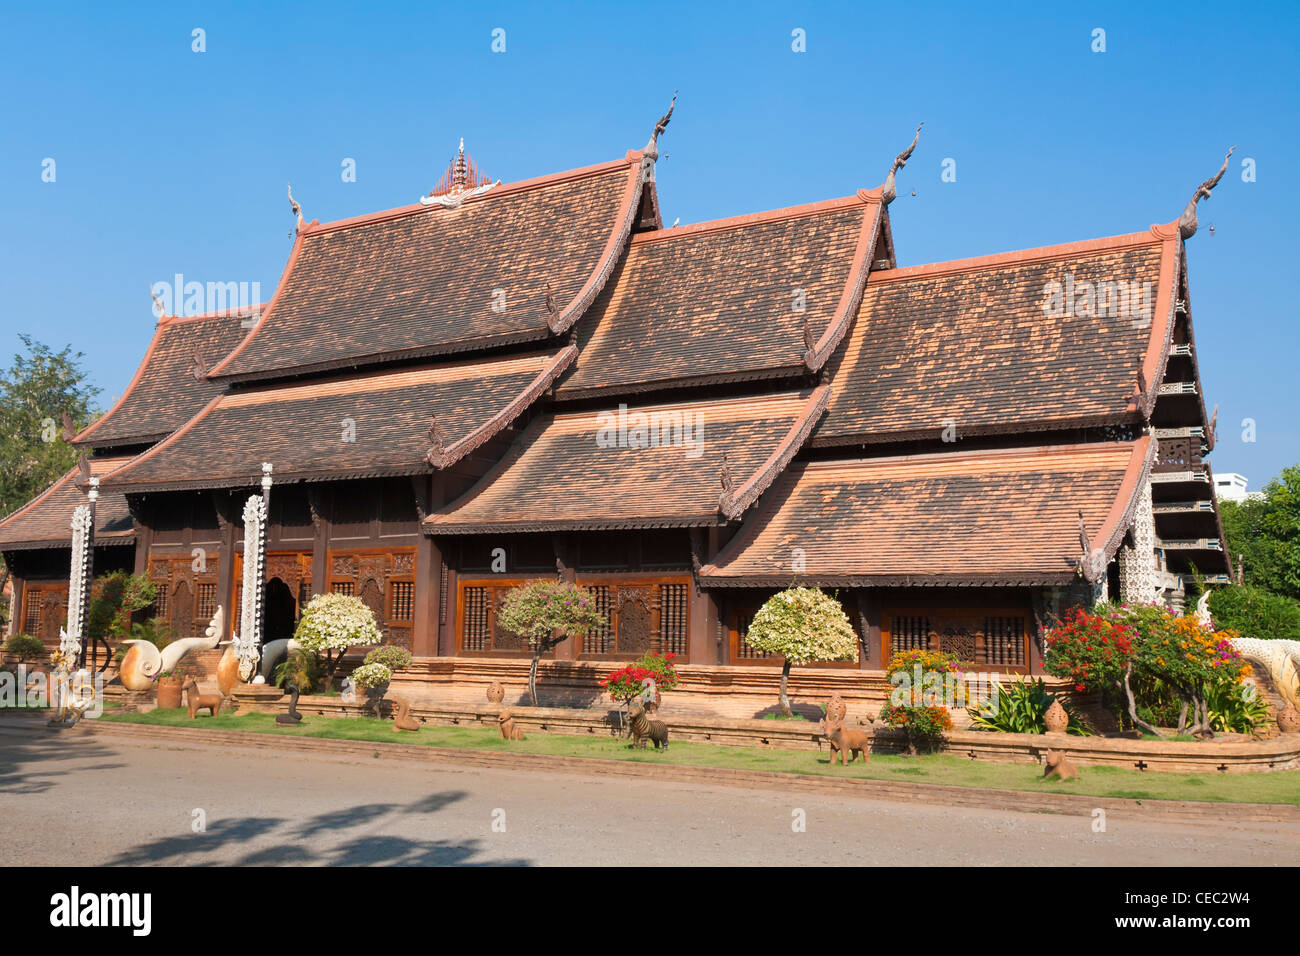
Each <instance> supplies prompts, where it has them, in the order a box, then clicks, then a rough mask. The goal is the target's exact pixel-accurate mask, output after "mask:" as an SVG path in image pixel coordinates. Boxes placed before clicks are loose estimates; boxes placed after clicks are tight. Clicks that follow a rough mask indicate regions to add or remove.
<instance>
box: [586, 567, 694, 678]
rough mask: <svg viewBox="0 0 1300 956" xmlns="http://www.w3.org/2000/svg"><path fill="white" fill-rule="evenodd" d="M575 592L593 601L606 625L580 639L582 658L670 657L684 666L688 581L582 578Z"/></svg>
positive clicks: (687, 631)
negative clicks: (648, 654) (581, 591)
mask: <svg viewBox="0 0 1300 956" xmlns="http://www.w3.org/2000/svg"><path fill="white" fill-rule="evenodd" d="M577 584H578V586H579V587H582V588H583V589H585V590H587V591H589V592H590V593H591V594H592V595H593V596H594V597H595V599H596V608H597V609H598V610H599V611H600V612H601V613H602V614H603V615H604V617H605V620H606V621H607V622H608V623H607V625H606V626H605V627H604V628H602V629H601V630H599V631H593V632H590V633H588V634H586V635H584V636H583V639H582V642H581V644H580V645H579V650H580V656H582V657H605V658H636V657H640V656H641V655H642V654H645V653H646V652H653V653H656V654H666V653H669V652H671V653H673V654H676V655H677V658H678V662H679V663H686V660H687V649H688V647H689V640H688V638H689V633H690V631H689V621H690V615H689V608H690V602H689V593H690V592H689V590H688V589H689V586H690V585H689V582H687V581H686V580H684V579H681V578H673V579H667V580H665V579H663V578H638V577H628V578H623V579H619V580H611V579H609V578H607V577H601V578H596V579H594V580H593V579H584V577H583V576H582V575H578V578H577Z"/></svg>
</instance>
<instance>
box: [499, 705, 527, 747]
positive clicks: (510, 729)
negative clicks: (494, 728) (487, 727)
mask: <svg viewBox="0 0 1300 956" xmlns="http://www.w3.org/2000/svg"><path fill="white" fill-rule="evenodd" d="M497 725H498V726H499V727H500V728H501V739H502V740H523V739H524V730H523V728H522V727H516V726H515V718H514V715H513V714H511V713H510V711H508V710H503V711H501V713H499V714H497Z"/></svg>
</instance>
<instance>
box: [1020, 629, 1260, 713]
mask: <svg viewBox="0 0 1300 956" xmlns="http://www.w3.org/2000/svg"><path fill="white" fill-rule="evenodd" d="M1236 636H1237V635H1236V632H1235V631H1219V630H1215V629H1214V628H1213V627H1208V626H1206V625H1203V624H1202V623H1201V622H1200V621H1199V620H1198V619H1197V618H1196V616H1195V615H1194V614H1189V615H1185V616H1182V617H1175V616H1174V615H1172V614H1170V613H1169V611H1168V610H1166V609H1165V608H1164V607H1163V606H1161V605H1158V604H1118V605H1116V604H1101V605H1098V606H1097V607H1096V608H1094V609H1093V611H1092V612H1091V613H1089V612H1087V611H1084V610H1083V609H1081V608H1076V609H1075V610H1073V611H1071V612H1070V613H1069V614H1068V615H1066V618H1065V620H1064V621H1063V622H1062V623H1061V624H1060V625H1058V626H1057V627H1055V628H1052V629H1051V630H1050V631H1049V632H1048V634H1047V645H1048V651H1047V656H1046V658H1045V660H1044V664H1045V666H1046V668H1047V671H1048V673H1050V674H1054V675H1056V676H1058V677H1067V678H1069V679H1070V680H1072V681H1074V683H1075V689H1076V690H1079V691H1086V690H1102V691H1103V692H1105V694H1106V695H1107V697H1108V699H1109V700H1112V701H1113V699H1114V698H1115V696H1116V691H1118V690H1120V689H1122V690H1123V694H1124V699H1125V701H1126V703H1127V709H1128V716H1129V719H1130V721H1131V722H1132V723H1133V725H1134V726H1137V727H1141V728H1142V729H1144V730H1146V731H1148V732H1150V733H1153V734H1157V735H1159V731H1158V730H1157V729H1156V728H1155V727H1154V726H1153V721H1157V722H1158V721H1162V720H1163V721H1164V722H1166V723H1172V722H1174V720H1175V717H1174V716H1173V714H1172V709H1173V708H1175V707H1176V708H1177V710H1178V713H1177V717H1176V720H1177V728H1178V733H1182V732H1183V730H1184V729H1185V728H1187V727H1188V725H1187V724H1186V718H1187V714H1188V711H1189V710H1190V711H1191V716H1192V721H1191V724H1190V728H1189V729H1190V731H1191V732H1192V733H1212V732H1213V728H1212V720H1211V716H1210V713H1209V703H1208V701H1209V699H1210V698H1213V699H1214V700H1216V701H1224V700H1225V699H1227V698H1226V697H1225V694H1226V692H1227V690H1228V689H1230V688H1232V687H1234V686H1236V685H1237V684H1239V683H1240V682H1241V681H1242V680H1243V679H1244V677H1245V676H1246V675H1247V674H1248V673H1249V672H1250V668H1249V667H1247V666H1246V664H1245V662H1244V661H1243V660H1242V658H1241V655H1240V654H1239V653H1237V651H1236V650H1235V649H1234V648H1233V646H1232V639H1233V638H1234V637H1236ZM1144 714H1145V716H1143V715H1144ZM1246 719H1248V718H1247V717H1244V716H1238V715H1234V717H1233V718H1232V721H1231V722H1240V721H1241V720H1246ZM1219 722H1220V723H1221V724H1222V723H1224V721H1223V720H1222V718H1220V721H1219Z"/></svg>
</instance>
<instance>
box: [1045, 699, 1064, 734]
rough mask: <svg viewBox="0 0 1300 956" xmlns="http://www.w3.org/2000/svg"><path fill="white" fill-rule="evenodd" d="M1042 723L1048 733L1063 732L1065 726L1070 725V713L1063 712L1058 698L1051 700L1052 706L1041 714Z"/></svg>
mask: <svg viewBox="0 0 1300 956" xmlns="http://www.w3.org/2000/svg"><path fill="white" fill-rule="evenodd" d="M1043 725H1044V726H1045V727H1046V728H1047V731H1046V732H1047V733H1049V734H1063V733H1065V728H1066V727H1068V726H1070V715H1069V714H1067V713H1066V712H1065V708H1064V707H1062V706H1061V702H1060V701H1059V700H1054V701H1052V706H1051V707H1048V708H1047V713H1045V714H1043Z"/></svg>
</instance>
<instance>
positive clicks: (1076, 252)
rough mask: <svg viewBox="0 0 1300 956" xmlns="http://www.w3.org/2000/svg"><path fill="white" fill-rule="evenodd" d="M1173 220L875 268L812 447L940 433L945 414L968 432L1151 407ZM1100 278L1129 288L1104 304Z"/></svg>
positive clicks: (1162, 343) (1127, 415) (1162, 342)
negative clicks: (1062, 241)
mask: <svg viewBox="0 0 1300 956" xmlns="http://www.w3.org/2000/svg"><path fill="white" fill-rule="evenodd" d="M1163 228H1164V227H1153V228H1152V230H1151V231H1150V232H1145V233H1138V234H1135V235H1131V236H1119V237H1115V238H1113V239H1103V240H1096V241H1093V242H1083V243H1075V244H1072V245H1068V246H1055V247H1048V248H1044V249H1031V250H1026V251H1024V252H1018V253H1010V254H1006V255H1000V256H989V257H986V258H983V259H972V260H964V261H958V262H948V263H938V264H935V265H928V266H918V267H912V268H905V269H895V270H887V271H883V272H875V273H873V274H872V276H871V282H870V284H869V285H868V287H867V290H866V293H865V295H864V297H863V302H862V307H861V309H860V310H859V313H858V318H857V321H856V322H855V324H854V327H853V330H852V332H851V333H850V334H849V336H848V338H847V339H846V341H845V343H844V345H843V347H842V350H841V352H840V353H839V354H837V355H836V357H835V358H834V359H833V360H832V361H831V364H830V365H829V366H828V369H829V371H830V376H829V378H828V381H829V382H830V384H831V385H832V387H833V388H834V390H835V397H834V398H833V399H832V401H831V406H830V409H829V411H828V413H827V415H826V418H825V419H824V420H823V422H822V423H821V425H820V426H819V427H818V428H817V431H816V433H815V435H814V436H813V444H814V445H830V444H859V443H868V442H885V441H901V440H909V439H915V438H926V437H930V438H937V437H939V436H940V435H941V434H942V432H943V429H944V428H945V426H946V425H947V424H948V423H952V425H953V426H954V427H955V430H956V433H957V435H958V436H963V435H974V434H990V433H999V432H1016V431H1036V430H1048V429H1052V428H1064V427H1083V426H1089V425H1096V424H1108V423H1115V422H1121V421H1131V420H1134V419H1136V418H1137V416H1138V411H1139V405H1141V406H1142V408H1143V410H1144V411H1149V410H1150V406H1151V404H1153V403H1154V400H1155V392H1156V388H1157V387H1158V383H1159V377H1160V375H1161V374H1162V370H1163V367H1164V365H1163V361H1164V355H1165V352H1166V342H1167V340H1168V335H1169V329H1170V316H1171V313H1172V309H1173V305H1174V303H1173V297H1172V287H1173V282H1174V276H1175V274H1176V273H1175V264H1176V260H1177V257H1178V255H1179V244H1178V242H1177V239H1176V237H1167V236H1165V235H1164V234H1163V232H1162V230H1163ZM1052 283H1059V284H1060V289H1059V292H1060V297H1059V298H1058V299H1053V298H1052V297H1051V296H1050V295H1049V290H1053V289H1055V287H1054V286H1053V285H1052ZM1085 283H1091V284H1092V285H1091V290H1092V291H1091V294H1092V296H1093V298H1091V299H1090V298H1088V297H1087V293H1088V290H1089V288H1090V287H1089V286H1088V285H1085ZM1104 283H1124V285H1123V286H1122V287H1118V286H1117V287H1110V288H1109V289H1108V293H1109V292H1114V293H1119V292H1123V293H1124V298H1123V299H1121V298H1120V297H1119V296H1118V295H1115V296H1114V297H1113V298H1111V299H1108V300H1106V302H1105V303H1103V302H1102V300H1101V299H1100V295H1099V292H1100V290H1101V288H1102V284H1104ZM1135 292H1136V294H1132V293H1135ZM1125 309H1127V310H1128V314H1125V312H1124V310H1125ZM1048 312H1051V313H1052V314H1048ZM1139 384H1140V385H1141V387H1142V388H1143V395H1142V397H1141V400H1140V401H1139V399H1138V397H1137V392H1138V388H1139Z"/></svg>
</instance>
